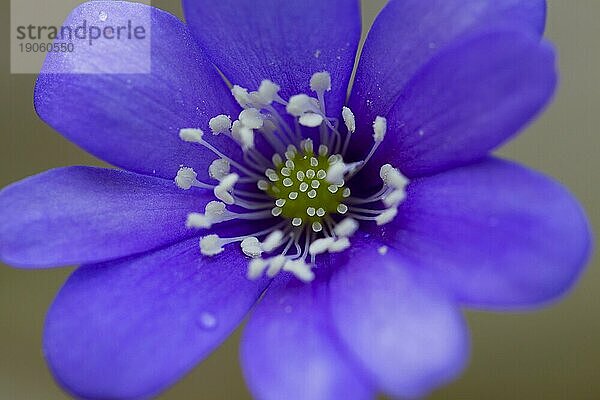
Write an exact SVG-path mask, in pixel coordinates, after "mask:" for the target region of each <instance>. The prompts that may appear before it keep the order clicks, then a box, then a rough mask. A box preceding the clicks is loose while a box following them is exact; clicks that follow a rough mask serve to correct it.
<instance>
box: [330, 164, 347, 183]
mask: <svg viewBox="0 0 600 400" xmlns="http://www.w3.org/2000/svg"><path fill="white" fill-rule="evenodd" d="M345 174H346V165H345V164H344V163H335V164H333V165H332V166H330V167H329V170H328V171H327V182H329V183H336V184H337V183H339V182H341V181H343V180H344V175H345Z"/></svg>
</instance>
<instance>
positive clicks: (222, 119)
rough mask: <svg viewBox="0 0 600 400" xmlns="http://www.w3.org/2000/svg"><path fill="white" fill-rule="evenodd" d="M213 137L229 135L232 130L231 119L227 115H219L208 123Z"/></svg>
mask: <svg viewBox="0 0 600 400" xmlns="http://www.w3.org/2000/svg"><path fill="white" fill-rule="evenodd" d="M208 126H209V127H210V130H211V131H212V133H213V135H219V134H221V133H227V132H229V131H230V130H231V118H230V117H229V116H227V115H223V114H221V115H217V116H216V117H214V118H211V120H210V121H209V122H208Z"/></svg>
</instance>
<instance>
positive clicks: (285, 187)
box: [258, 140, 351, 232]
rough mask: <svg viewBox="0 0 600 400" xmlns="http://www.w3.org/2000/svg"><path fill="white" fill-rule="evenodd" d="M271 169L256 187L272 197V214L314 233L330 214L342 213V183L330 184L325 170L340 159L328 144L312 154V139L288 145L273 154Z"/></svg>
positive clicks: (344, 208)
mask: <svg viewBox="0 0 600 400" xmlns="http://www.w3.org/2000/svg"><path fill="white" fill-rule="evenodd" d="M274 158H275V160H274V168H269V169H267V170H266V171H265V176H266V178H267V180H260V181H259V182H258V188H259V189H260V190H262V191H264V192H265V193H267V194H268V195H269V196H271V197H272V198H273V199H275V206H274V207H273V208H272V209H271V213H272V214H273V216H275V217H279V216H283V217H285V218H288V219H289V220H291V224H292V226H295V227H300V226H302V225H308V226H310V227H311V228H312V231H313V232H321V231H322V230H323V226H324V225H325V221H328V222H329V221H331V215H335V214H339V215H343V214H346V213H347V212H348V206H347V205H345V204H344V203H343V201H344V199H346V198H348V197H350V195H351V192H350V189H349V188H347V187H346V186H345V182H343V181H341V182H337V183H330V182H328V181H327V171H329V170H330V168H331V166H332V165H334V164H335V163H338V162H341V160H342V157H341V156H340V155H329V150H328V148H327V146H325V145H321V146H319V150H318V152H317V153H315V151H314V149H313V144H312V141H311V140H305V141H303V142H302V144H301V148H300V149H299V150H298V149H297V148H296V147H295V146H293V145H291V146H289V147H288V149H287V151H286V152H285V162H284V159H283V157H281V156H278V157H274Z"/></svg>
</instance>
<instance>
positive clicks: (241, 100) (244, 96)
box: [231, 85, 252, 108]
mask: <svg viewBox="0 0 600 400" xmlns="http://www.w3.org/2000/svg"><path fill="white" fill-rule="evenodd" d="M231 94H233V97H234V98H235V101H237V102H238V104H239V105H240V106H242V107H244V108H245V107H247V106H249V105H250V103H251V102H252V100H251V99H250V95H249V94H248V89H245V88H243V87H241V86H239V85H234V86H233V87H232V88H231Z"/></svg>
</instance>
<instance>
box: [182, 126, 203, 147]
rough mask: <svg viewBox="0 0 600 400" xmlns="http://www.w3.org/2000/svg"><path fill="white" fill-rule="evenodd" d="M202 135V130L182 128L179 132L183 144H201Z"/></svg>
mask: <svg viewBox="0 0 600 400" xmlns="http://www.w3.org/2000/svg"><path fill="white" fill-rule="evenodd" d="M203 135H204V132H202V129H196V128H184V129H180V130H179V138H180V139H181V140H183V141H184V142H190V143H201V142H202V136H203Z"/></svg>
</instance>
